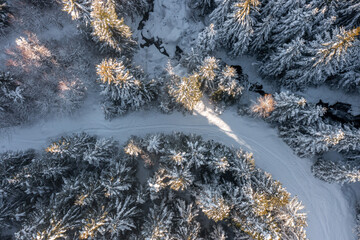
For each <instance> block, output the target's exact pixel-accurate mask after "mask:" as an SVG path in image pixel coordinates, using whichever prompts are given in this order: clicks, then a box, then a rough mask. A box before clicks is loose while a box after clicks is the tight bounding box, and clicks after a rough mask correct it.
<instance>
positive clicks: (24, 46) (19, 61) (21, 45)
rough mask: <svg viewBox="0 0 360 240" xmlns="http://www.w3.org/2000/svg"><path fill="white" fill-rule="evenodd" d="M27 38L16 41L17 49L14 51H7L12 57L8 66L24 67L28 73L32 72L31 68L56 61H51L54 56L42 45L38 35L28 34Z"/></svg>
mask: <svg viewBox="0 0 360 240" xmlns="http://www.w3.org/2000/svg"><path fill="white" fill-rule="evenodd" d="M26 35H27V37H20V38H17V39H16V41H15V42H16V47H15V49H14V50H7V52H6V53H7V54H9V55H10V56H12V57H13V58H11V59H10V60H8V61H7V65H8V66H14V67H22V68H23V69H24V70H26V71H30V69H29V66H35V67H40V66H41V65H42V64H43V63H44V62H45V61H51V62H52V63H53V64H56V61H55V60H53V59H51V57H52V54H51V52H50V50H49V49H48V48H46V47H45V46H44V45H42V44H40V41H39V39H38V38H37V36H36V34H34V33H30V32H26Z"/></svg>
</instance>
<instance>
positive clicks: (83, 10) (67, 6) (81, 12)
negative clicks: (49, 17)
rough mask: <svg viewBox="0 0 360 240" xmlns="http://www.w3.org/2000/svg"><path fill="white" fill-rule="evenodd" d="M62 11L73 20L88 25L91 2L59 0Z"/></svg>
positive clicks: (86, 0)
mask: <svg viewBox="0 0 360 240" xmlns="http://www.w3.org/2000/svg"><path fill="white" fill-rule="evenodd" d="M61 1H62V6H63V8H62V10H63V11H65V12H67V13H68V14H70V15H71V18H72V19H73V20H75V19H78V20H80V21H82V22H84V23H85V25H90V22H91V17H90V13H91V3H92V1H91V0H61Z"/></svg>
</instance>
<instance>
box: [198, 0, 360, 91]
mask: <svg viewBox="0 0 360 240" xmlns="http://www.w3.org/2000/svg"><path fill="white" fill-rule="evenodd" d="M197 2H199V3H200V2H202V1H197ZM215 5H216V6H215V9H214V10H213V11H212V12H211V13H210V15H209V18H210V25H209V26H208V27H207V28H205V30H204V31H203V32H202V33H200V35H199V40H198V42H199V43H201V44H200V47H205V48H206V49H207V50H210V51H213V50H215V49H218V48H219V47H225V48H227V49H229V50H230V52H231V53H232V54H233V55H241V54H249V53H250V54H255V55H257V56H258V57H259V59H261V60H260V62H261V64H260V68H259V71H260V73H261V74H262V76H263V77H265V78H271V79H275V80H277V81H278V83H279V84H281V85H283V86H286V87H289V88H292V89H301V88H304V87H307V86H310V85H320V84H323V83H328V84H331V85H332V86H335V87H338V88H342V89H344V90H346V91H357V92H359V90H360V87H359V86H360V85H359V83H360V80H359V73H360V65H359V56H360V47H359V44H360V42H359V35H360V20H359V19H360V15H359V13H358V12H359V9H360V7H359V4H358V2H357V1H356V0H351V1H328V2H325V3H324V2H323V1H318V0H310V1H305V0H301V1H297V0H291V1H285V0H269V1H259V0H226V1H215Z"/></svg>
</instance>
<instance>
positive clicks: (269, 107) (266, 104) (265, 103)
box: [251, 94, 276, 117]
mask: <svg viewBox="0 0 360 240" xmlns="http://www.w3.org/2000/svg"><path fill="white" fill-rule="evenodd" d="M275 104H276V102H275V100H274V98H273V97H272V95H271V94H266V95H265V96H263V97H259V98H258V99H257V103H256V104H254V105H253V106H252V107H251V111H252V112H254V113H257V114H258V115H259V116H261V117H268V116H269V115H270V113H271V112H272V111H274V109H275Z"/></svg>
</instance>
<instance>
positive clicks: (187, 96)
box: [170, 73, 202, 111]
mask: <svg viewBox="0 0 360 240" xmlns="http://www.w3.org/2000/svg"><path fill="white" fill-rule="evenodd" d="M175 85H176V86H175V87H174V88H171V89H170V95H172V96H173V97H174V98H175V100H176V101H177V102H179V103H181V104H183V105H184V107H185V108H186V109H188V110H190V111H191V110H193V109H194V108H195V106H196V104H197V103H198V102H199V101H200V99H201V97H202V92H201V90H200V82H199V75H198V74H197V73H194V74H192V75H190V76H188V77H183V78H182V79H181V81H180V82H179V83H176V84H175Z"/></svg>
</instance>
